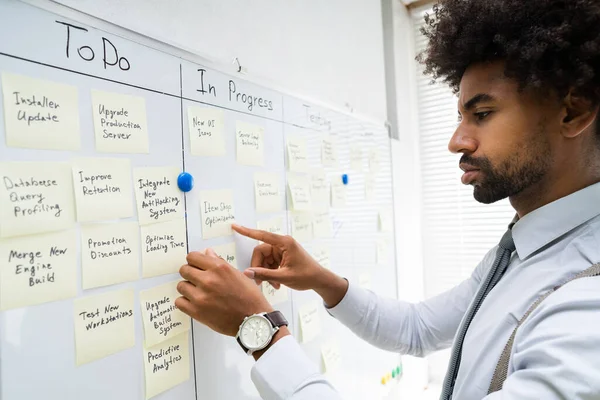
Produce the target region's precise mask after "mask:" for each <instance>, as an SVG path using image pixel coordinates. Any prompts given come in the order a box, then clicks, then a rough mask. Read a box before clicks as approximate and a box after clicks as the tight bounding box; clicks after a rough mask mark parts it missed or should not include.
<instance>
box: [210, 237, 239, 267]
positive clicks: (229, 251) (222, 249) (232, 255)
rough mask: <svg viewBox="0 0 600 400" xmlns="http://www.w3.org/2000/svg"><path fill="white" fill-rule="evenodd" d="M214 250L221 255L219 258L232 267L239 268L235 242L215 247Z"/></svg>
mask: <svg viewBox="0 0 600 400" xmlns="http://www.w3.org/2000/svg"><path fill="white" fill-rule="evenodd" d="M212 249H213V250H214V252H215V253H217V254H218V255H219V257H221V258H222V259H223V260H225V261H226V262H227V263H229V264H230V265H231V266H232V267H235V268H237V267H238V265H237V255H236V252H235V242H231V243H227V244H222V245H220V246H214V247H213V248H212Z"/></svg>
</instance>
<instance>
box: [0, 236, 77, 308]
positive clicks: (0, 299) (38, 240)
mask: <svg viewBox="0 0 600 400" xmlns="http://www.w3.org/2000/svg"><path fill="white" fill-rule="evenodd" d="M76 240H77V239H76V234H75V231H73V230H69V231H61V232H57V233H45V234H41V235H33V236H23V237H16V238H10V239H2V240H1V241H0V260H1V262H0V309H1V310H7V309H10V308H17V307H25V306H31V305H34V304H40V303H47V302H49V301H55V300H61V299H66V298H69V297H75V295H76V294H77V243H76Z"/></svg>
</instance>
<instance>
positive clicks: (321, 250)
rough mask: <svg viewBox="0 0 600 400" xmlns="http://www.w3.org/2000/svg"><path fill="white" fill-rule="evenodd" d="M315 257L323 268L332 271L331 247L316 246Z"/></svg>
mask: <svg viewBox="0 0 600 400" xmlns="http://www.w3.org/2000/svg"><path fill="white" fill-rule="evenodd" d="M313 257H314V259H315V261H316V262H318V263H319V264H320V265H321V267H323V268H327V269H331V256H330V251H329V247H327V246H325V245H318V246H315V247H314V249H313Z"/></svg>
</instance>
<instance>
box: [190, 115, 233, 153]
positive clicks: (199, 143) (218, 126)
mask: <svg viewBox="0 0 600 400" xmlns="http://www.w3.org/2000/svg"><path fill="white" fill-rule="evenodd" d="M187 112H188V128H189V132H190V147H191V153H192V155H193V156H202V157H207V156H224V155H225V139H224V138H223V127H224V125H225V123H224V121H225V118H224V117H223V111H221V110H219V109H217V108H208V107H196V106H190V107H188V110H187Z"/></svg>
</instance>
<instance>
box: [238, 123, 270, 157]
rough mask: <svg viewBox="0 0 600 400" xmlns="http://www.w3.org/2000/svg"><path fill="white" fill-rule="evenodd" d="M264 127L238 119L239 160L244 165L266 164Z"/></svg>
mask: <svg viewBox="0 0 600 400" xmlns="http://www.w3.org/2000/svg"><path fill="white" fill-rule="evenodd" d="M264 132H265V130H264V128H263V127H262V126H259V125H253V124H248V123H246V122H241V121H238V122H237V123H236V128H235V137H236V154H237V162H238V163H240V164H244V165H257V166H261V165H263V164H264V146H265V145H264Z"/></svg>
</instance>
